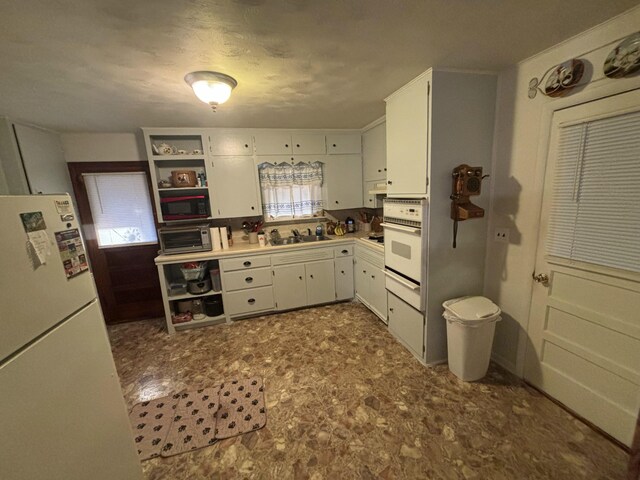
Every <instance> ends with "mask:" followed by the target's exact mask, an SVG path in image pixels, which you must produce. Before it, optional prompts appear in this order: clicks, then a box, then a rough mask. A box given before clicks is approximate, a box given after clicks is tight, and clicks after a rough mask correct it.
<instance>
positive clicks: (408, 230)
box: [380, 223, 422, 235]
mask: <svg viewBox="0 0 640 480" xmlns="http://www.w3.org/2000/svg"><path fill="white" fill-rule="evenodd" d="M380 226H381V227H385V228H390V229H391V230H398V231H399V232H405V233H412V234H414V235H420V234H421V233H422V229H420V228H414V227H405V226H404V225H396V224H395V223H381V224H380Z"/></svg>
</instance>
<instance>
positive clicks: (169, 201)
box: [160, 195, 209, 222]
mask: <svg viewBox="0 0 640 480" xmlns="http://www.w3.org/2000/svg"><path fill="white" fill-rule="evenodd" d="M160 208H161V209H162V218H163V220H164V221H169V222H170V221H174V220H190V219H194V218H207V217H209V198H208V197H207V196H206V195H188V196H184V197H164V198H161V199H160Z"/></svg>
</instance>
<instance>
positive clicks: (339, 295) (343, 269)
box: [334, 257, 354, 300]
mask: <svg viewBox="0 0 640 480" xmlns="http://www.w3.org/2000/svg"><path fill="white" fill-rule="evenodd" d="M334 267H335V282H336V300H348V299H350V298H353V294H354V288H353V257H342V258H336V259H335V260H334Z"/></svg>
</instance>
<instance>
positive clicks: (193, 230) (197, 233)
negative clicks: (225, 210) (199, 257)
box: [158, 225, 211, 255]
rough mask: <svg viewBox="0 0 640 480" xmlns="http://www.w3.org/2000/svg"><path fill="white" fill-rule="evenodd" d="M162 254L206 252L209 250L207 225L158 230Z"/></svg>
mask: <svg viewBox="0 0 640 480" xmlns="http://www.w3.org/2000/svg"><path fill="white" fill-rule="evenodd" d="M158 240H159V241H160V250H161V251H162V253H163V254H167V255H172V254H177V253H192V252H208V251H210V250H211V236H210V234H209V225H184V226H182V227H163V228H160V229H158Z"/></svg>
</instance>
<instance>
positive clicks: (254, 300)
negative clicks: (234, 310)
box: [247, 298, 256, 305]
mask: <svg viewBox="0 0 640 480" xmlns="http://www.w3.org/2000/svg"><path fill="white" fill-rule="evenodd" d="M247 303H248V304H250V305H253V304H254V303H256V299H255V298H250V299H249V300H247Z"/></svg>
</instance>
